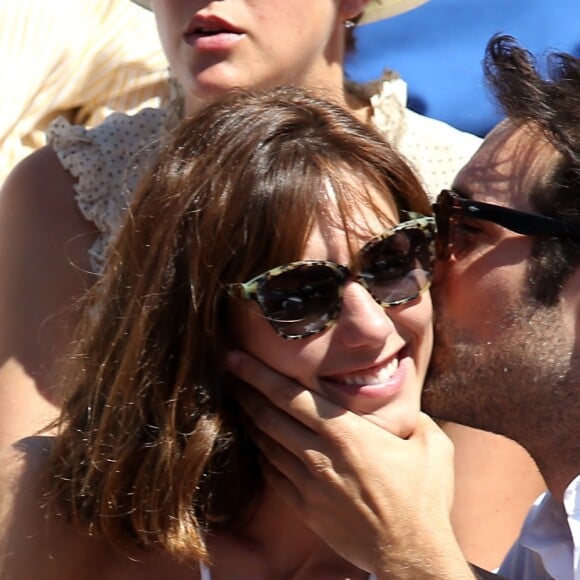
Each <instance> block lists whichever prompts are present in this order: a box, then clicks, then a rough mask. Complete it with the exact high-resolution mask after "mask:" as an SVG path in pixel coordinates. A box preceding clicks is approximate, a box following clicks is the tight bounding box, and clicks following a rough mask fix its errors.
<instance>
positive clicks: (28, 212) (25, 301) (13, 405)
mask: <svg viewBox="0 0 580 580" xmlns="http://www.w3.org/2000/svg"><path fill="white" fill-rule="evenodd" d="M73 184H74V180H73V178H72V176H71V175H70V174H69V173H68V172H66V171H65V170H64V169H63V167H62V165H61V164H60V162H59V161H58V158H57V156H56V154H55V153H54V152H53V151H52V149H50V148H48V147H46V148H44V149H41V150H39V151H37V152H35V153H33V154H32V155H30V156H29V157H28V158H26V159H25V160H24V161H22V162H21V163H20V164H19V165H18V166H17V167H16V168H15V169H14V171H13V172H12V174H11V175H10V176H9V177H8V178H7V180H6V182H5V183H4V186H3V188H2V190H1V192H0V272H1V273H2V274H1V276H0V320H1V321H2V322H1V324H0V449H2V448H5V447H6V446H7V445H9V444H10V443H12V442H14V441H16V440H17V439H20V438H21V437H23V436H25V435H29V434H31V433H33V432H34V431H35V430H36V429H38V428H40V427H42V426H43V425H44V424H45V423H46V422H47V421H48V420H51V419H53V418H54V416H55V414H56V409H57V405H58V399H59V393H58V392H57V390H56V389H55V387H54V386H53V385H50V384H49V382H48V370H49V368H50V366H51V365H52V364H53V362H54V361H55V359H56V358H57V357H58V356H60V355H62V354H63V352H64V351H65V349H66V345H67V344H68V342H69V340H70V330H71V326H72V320H71V319H70V315H69V314H67V313H66V312H65V310H66V307H67V306H69V305H70V304H71V303H72V301H73V299H74V298H76V297H78V296H79V295H80V294H81V292H82V291H83V289H84V288H85V287H87V285H88V284H90V283H91V280H92V276H91V275H89V274H87V272H88V254H87V249H88V247H89V246H90V245H91V244H92V242H93V240H94V237H95V229H94V226H92V224H90V223H89V222H87V221H86V220H85V219H84V218H83V217H82V215H81V214H80V212H79V210H78V208H77V205H76V201H75V197H74V190H73Z"/></svg>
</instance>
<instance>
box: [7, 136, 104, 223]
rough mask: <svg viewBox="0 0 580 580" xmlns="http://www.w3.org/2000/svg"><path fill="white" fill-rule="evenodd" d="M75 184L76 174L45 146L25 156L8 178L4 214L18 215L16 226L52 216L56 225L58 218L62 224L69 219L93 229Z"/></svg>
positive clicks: (48, 218)
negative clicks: (79, 204) (79, 203)
mask: <svg viewBox="0 0 580 580" xmlns="http://www.w3.org/2000/svg"><path fill="white" fill-rule="evenodd" d="M74 185H75V178H74V177H73V176H72V175H71V174H70V173H69V172H68V171H67V170H66V169H65V168H64V167H63V166H62V164H61V163H60V161H59V159H58V157H57V155H56V153H55V152H54V151H53V150H52V149H51V148H50V147H48V146H47V147H43V148H41V149H39V150H37V151H35V152H34V153H32V154H31V155H29V156H28V157H25V158H24V159H23V160H22V161H21V162H20V163H19V164H18V165H16V167H15V168H14V169H13V170H12V172H11V173H10V174H9V175H8V177H7V178H6V180H5V182H4V184H3V185H2V190H1V192H0V210H1V213H0V216H1V217H3V219H4V221H6V220H7V219H8V218H10V217H18V218H19V219H18V220H17V222H16V223H12V226H13V227H15V226H20V227H25V226H26V223H27V221H28V220H35V219H43V220H50V221H51V223H52V224H53V225H54V223H55V221H54V220H56V222H57V223H59V224H64V222H65V221H67V220H69V221H71V222H74V223H75V224H76V226H77V227H79V226H81V227H84V228H86V230H87V231H91V230H93V229H94V228H92V227H91V226H90V224H89V223H88V222H87V221H86V220H85V219H84V218H83V217H82V215H81V214H80V212H79V211H78V208H77V206H76V201H75V190H74ZM6 224H7V225H10V222H6ZM53 229H54V228H53Z"/></svg>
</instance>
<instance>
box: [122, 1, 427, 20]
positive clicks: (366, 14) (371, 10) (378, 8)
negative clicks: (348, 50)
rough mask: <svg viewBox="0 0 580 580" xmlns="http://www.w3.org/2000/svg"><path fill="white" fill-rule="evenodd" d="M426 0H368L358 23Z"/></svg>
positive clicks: (385, 16)
mask: <svg viewBox="0 0 580 580" xmlns="http://www.w3.org/2000/svg"><path fill="white" fill-rule="evenodd" d="M133 2H135V3H136V4H139V6H143V8H148V9H149V10H151V6H150V4H149V0H133ZM425 2H427V0H370V2H369V3H368V5H367V7H366V8H365V9H364V10H363V13H362V16H361V18H360V20H359V24H368V23H369V22H376V21H377V20H383V19H385V18H390V17H391V16H396V15H397V14H402V13H403V12H407V11H408V10H412V9H413V8H417V6H420V5H421V4H424V3H425Z"/></svg>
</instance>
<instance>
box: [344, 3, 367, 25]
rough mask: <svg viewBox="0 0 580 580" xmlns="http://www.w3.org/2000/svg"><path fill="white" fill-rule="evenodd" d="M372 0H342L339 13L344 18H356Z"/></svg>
mask: <svg viewBox="0 0 580 580" xmlns="http://www.w3.org/2000/svg"><path fill="white" fill-rule="evenodd" d="M370 1H371V0H340V4H339V13H340V16H341V18H342V20H351V19H352V18H356V17H357V16H358V15H359V14H360V13H361V12H362V11H363V10H364V9H365V8H366V6H367V4H368V3H369V2H370Z"/></svg>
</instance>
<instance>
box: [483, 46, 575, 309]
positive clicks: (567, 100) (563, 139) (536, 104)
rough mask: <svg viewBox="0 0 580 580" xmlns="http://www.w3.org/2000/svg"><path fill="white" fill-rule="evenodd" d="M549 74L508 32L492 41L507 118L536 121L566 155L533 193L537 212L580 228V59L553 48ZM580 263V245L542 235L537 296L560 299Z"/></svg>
mask: <svg viewBox="0 0 580 580" xmlns="http://www.w3.org/2000/svg"><path fill="white" fill-rule="evenodd" d="M545 61H546V65H547V66H546V71H545V75H542V73H541V72H540V69H539V66H538V63H537V61H536V59H535V58H534V56H533V55H532V54H531V53H530V52H529V51H527V50H525V49H523V48H522V47H520V46H519V45H518V43H517V42H516V41H515V39H514V38H513V37H511V36H507V35H496V36H494V37H492V39H491V40H490V41H489V43H488V45H487V48H486V53H485V59H484V73H485V78H486V81H487V84H488V86H489V88H490V89H491V91H492V93H493V95H494V97H495V99H496V100H497V102H498V104H499V105H500V107H501V109H502V111H503V112H504V113H505V115H506V116H507V118H508V119H509V120H510V121H511V122H512V123H514V124H515V125H523V124H531V125H532V126H534V128H537V129H539V131H540V132H541V134H542V135H543V136H544V137H545V138H546V140H547V141H549V142H550V143H551V144H552V145H553V146H554V147H555V148H556V150H557V151H558V152H559V153H560V155H559V157H558V161H557V162H556V163H555V164H554V167H553V171H552V172H550V173H549V174H547V175H545V176H544V178H543V179H542V180H540V181H539V182H538V184H537V186H536V187H535V188H534V189H533V191H530V192H529V199H530V204H531V206H532V207H533V208H534V210H535V211H537V212H539V213H541V214H544V215H548V216H552V217H560V218H564V219H568V220H570V221H571V222H573V223H577V227H578V229H579V230H580V59H579V58H576V57H574V56H572V55H570V54H566V53H560V52H550V53H548V55H547V56H546V59H545ZM579 263H580V245H579V244H578V243H574V242H571V241H569V240H559V239H558V240H554V239H543V238H538V240H537V241H536V242H535V243H534V246H533V248H532V255H531V260H530V272H529V279H530V284H531V292H532V294H533V296H534V297H535V298H536V299H537V300H538V301H540V302H541V303H543V304H545V305H554V304H556V303H557V302H558V297H559V291H560V289H561V288H562V287H563V285H564V284H565V282H566V280H567V279H568V277H569V276H570V275H571V273H572V272H573V271H574V270H575V268H576V267H577V266H578V264H579Z"/></svg>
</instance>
